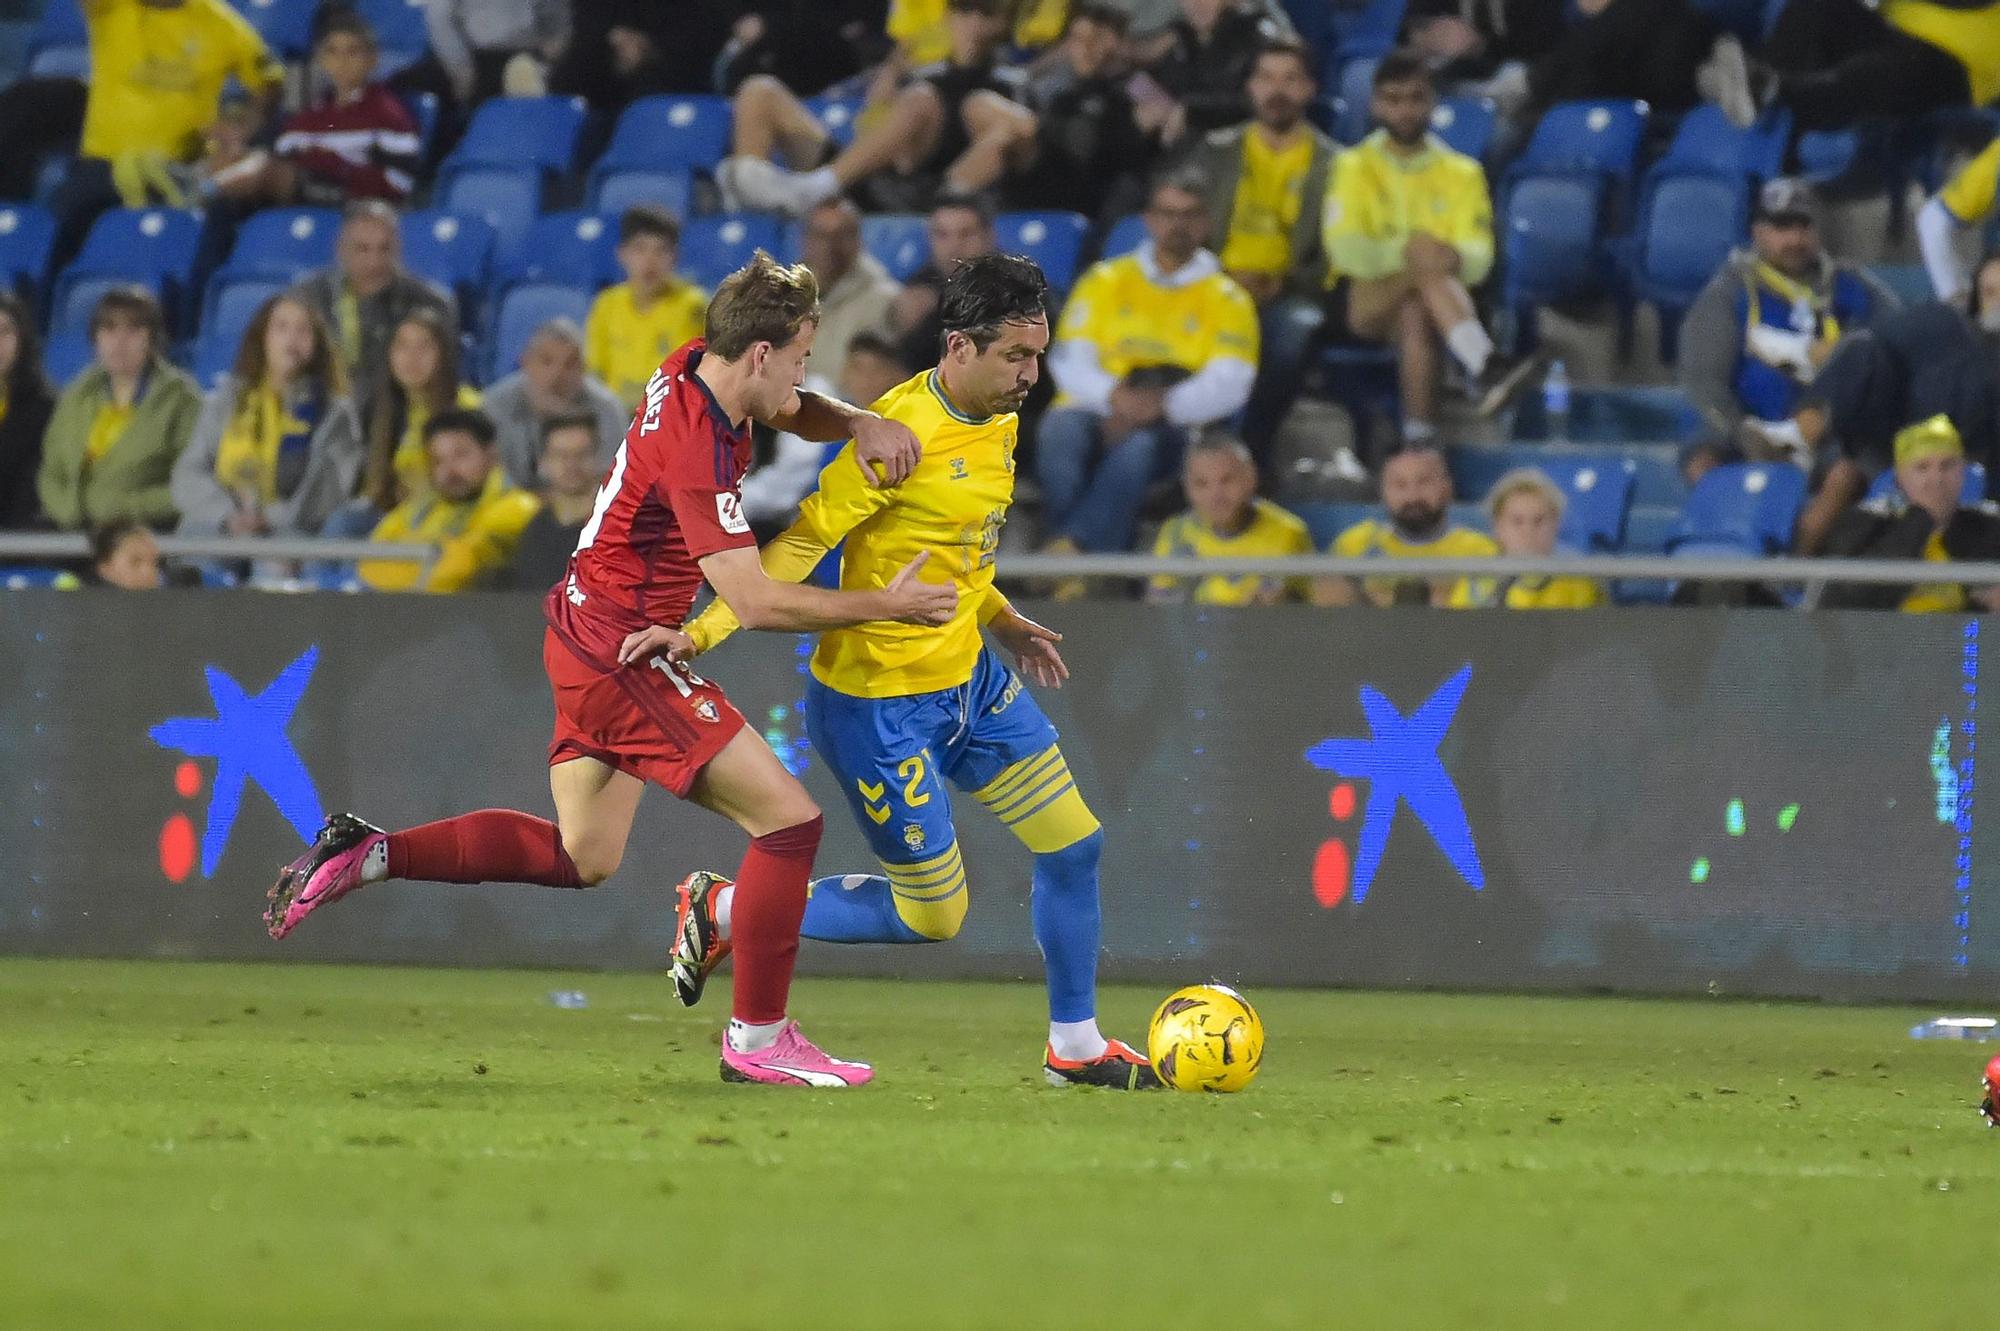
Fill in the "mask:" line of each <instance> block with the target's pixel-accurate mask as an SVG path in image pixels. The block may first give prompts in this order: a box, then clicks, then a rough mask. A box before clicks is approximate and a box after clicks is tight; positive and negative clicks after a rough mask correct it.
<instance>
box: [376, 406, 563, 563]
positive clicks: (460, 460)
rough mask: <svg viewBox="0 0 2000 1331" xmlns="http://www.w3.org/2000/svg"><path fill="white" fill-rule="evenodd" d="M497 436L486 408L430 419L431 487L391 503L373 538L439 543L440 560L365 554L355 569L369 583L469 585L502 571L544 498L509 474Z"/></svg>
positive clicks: (426, 435) (427, 439)
mask: <svg viewBox="0 0 2000 1331" xmlns="http://www.w3.org/2000/svg"><path fill="white" fill-rule="evenodd" d="M497 440H498V435H497V434H496V432H495V431H494V428H493V421H492V420H491V419H490V418H489V417H488V416H487V415H486V413H485V412H482V411H464V410H460V409H458V408H453V409H452V410H450V411H441V412H439V413H438V414H437V415H435V416H433V417H431V419H430V421H429V422H428V423H427V424H426V425H425V426H424V447H425V448H426V449H427V450H428V452H429V454H430V460H431V483H430V488H429V490H428V492H427V493H425V494H423V495H421V496H418V497H416V498H412V499H406V500H404V501H403V502H402V503H401V504H398V505H397V506H396V507H395V508H394V509H392V510H390V512H389V516H387V517H385V518H383V519H382V523H381V525H380V526H378V527H376V528H375V534H374V535H373V536H372V537H370V539H371V540H374V541H383V542H395V541H430V542H435V543H436V544H437V545H438V546H439V547H440V549H439V553H438V557H437V560H436V562H434V563H433V564H431V566H430V567H429V569H428V570H426V569H425V568H424V566H423V565H421V564H414V563H410V562H408V561H404V560H393V559H364V560H362V561H361V563H360V565H359V566H358V567H357V569H356V573H357V574H358V576H359V577H360V579H361V581H362V583H363V584H364V585H366V586H369V587H372V588H374V589H375V590H376V591H382V592H407V591H424V592H462V591H467V590H470V589H472V588H475V587H480V586H484V585H487V584H490V583H492V582H494V581H495V580H496V579H498V578H499V576H500V574H501V573H502V572H503V571H504V570H505V569H506V567H507V565H508V564H509V562H510V561H512V559H513V557H514V547H515V544H516V543H517V542H518V541H519V540H520V539H521V532H522V530H523V529H524V528H526V527H527V525H528V523H529V521H530V520H531V519H532V518H533V517H534V516H535V512H536V510H538V509H539V508H540V507H541V506H542V505H541V500H539V499H537V498H535V496H534V495H533V494H532V493H530V492H529V491H526V490H521V489H517V488H515V487H514V485H513V484H512V483H511V482H509V481H508V479H507V469H506V468H505V467H504V466H502V465H501V464H500V450H499V448H498V446H497ZM554 581H555V580H554V579H553V578H551V579H550V582H551V583H553V582H554Z"/></svg>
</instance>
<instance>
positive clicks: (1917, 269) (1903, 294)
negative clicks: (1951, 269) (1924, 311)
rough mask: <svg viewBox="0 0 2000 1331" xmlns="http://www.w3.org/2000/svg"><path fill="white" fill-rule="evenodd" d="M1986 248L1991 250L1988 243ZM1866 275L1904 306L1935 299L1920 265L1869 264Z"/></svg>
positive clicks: (1927, 276)
mask: <svg viewBox="0 0 2000 1331" xmlns="http://www.w3.org/2000/svg"><path fill="white" fill-rule="evenodd" d="M1988 248H1989V249H1990V248H1992V244H1991V242H1990V241H1989V242H1988ZM1868 275H1869V276H1870V277H1872V278H1874V279H1875V280H1876V281H1878V282H1880V283H1881V284H1882V285H1883V286H1885V287H1888V288H1889V290H1891V291H1893V292H1895V293H1896V297H1897V299H1899V300H1901V301H1902V302H1903V303H1904V304H1905V305H1921V304H1923V303H1924V302H1925V301H1930V300H1936V299H1937V289H1936V288H1935V287H1933V286H1932V285H1931V274H1930V270H1929V269H1927V268H1925V267H1924V266H1923V265H1922V264H1920V263H1871V264H1869V265H1868Z"/></svg>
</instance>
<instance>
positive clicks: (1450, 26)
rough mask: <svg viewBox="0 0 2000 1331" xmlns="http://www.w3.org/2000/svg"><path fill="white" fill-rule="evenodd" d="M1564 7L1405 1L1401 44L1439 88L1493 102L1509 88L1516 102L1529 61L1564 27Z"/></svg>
mask: <svg viewBox="0 0 2000 1331" xmlns="http://www.w3.org/2000/svg"><path fill="white" fill-rule="evenodd" d="M1600 2H1601V0H1600ZM1566 8H1567V6H1566V4H1565V0H1497V2H1496V0H1410V3H1409V5H1408V6H1407V7H1406V8H1405V9H1404V11H1403V28H1402V44H1403V46H1404V47H1405V48H1406V49H1408V50H1410V51H1413V52H1415V53H1416V54H1417V55H1418V56H1421V57H1422V58H1423V60H1424V63H1425V64H1427V65H1429V66H1430V67H1431V71H1432V73H1433V75H1434V76H1435V77H1436V79H1437V82H1438V85H1439V86H1440V87H1445V88H1450V89H1453V90H1454V91H1462V92H1465V93H1467V94H1470V95H1473V96H1491V97H1494V98H1495V99H1496V100H1505V95H1506V94H1508V93H1509V91H1510V90H1511V95H1512V96H1513V97H1514V98H1515V99H1517V100H1519V99H1522V98H1524V97H1525V95H1526V87H1527V82H1528V67H1529V65H1530V64H1531V63H1532V62H1534V61H1535V60H1537V59H1538V58H1540V57H1542V56H1545V55H1547V54H1548V53H1549V52H1550V51H1553V50H1554V49H1555V48H1556V46H1557V45H1558V44H1559V43H1560V42H1561V41H1562V39H1563V36H1564V34H1565V33H1566V32H1568V31H1569V20H1568V15H1567V14H1566V13H1565V12H1564V11H1565V9H1566ZM1578 8H1579V9H1580V10H1581V9H1582V8H1583V5H1582V4H1581V3H1579V5H1578Z"/></svg>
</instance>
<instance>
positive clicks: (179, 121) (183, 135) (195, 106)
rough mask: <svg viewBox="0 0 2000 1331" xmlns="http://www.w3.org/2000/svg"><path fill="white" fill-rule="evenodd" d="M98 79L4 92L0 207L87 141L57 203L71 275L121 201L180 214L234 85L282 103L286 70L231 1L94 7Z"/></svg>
mask: <svg viewBox="0 0 2000 1331" xmlns="http://www.w3.org/2000/svg"><path fill="white" fill-rule="evenodd" d="M81 7H82V9H83V19H84V24H85V26H86V28H87V29H88V31H89V34H90V77H89V78H88V79H87V80H77V79H60V78H59V79H41V78H36V79H22V80H20V81H18V82H16V83H14V84H13V85H12V86H10V87H8V88H7V89H6V90H5V91H4V92H0V198H6V199H25V198H29V197H32V195H33V187H34V183H35V173H36V171H37V170H38V168H39V167H40V164H41V160H42V157H43V156H44V154H46V153H48V152H50V151H53V150H56V149H58V148H60V147H62V146H63V145H65V144H67V143H68V142H69V141H70V140H71V139H73V138H75V137H76V136H77V134H78V133H79V131H80V132H81V134H82V145H81V147H80V149H79V152H80V154H81V155H80V156H79V158H78V159H77V160H76V161H74V162H72V163H71V164H70V166H69V169H68V171H67V172H66V173H65V175H64V178H63V183H62V187H61V188H60V189H59V190H58V191H57V192H56V195H55V197H54V198H53V199H51V200H50V207H51V209H52V210H53V211H54V212H55V214H56V216H57V218H58V221H59V223H60V230H59V232H58V235H57V239H56V249H55V266H56V267H57V268H60V267H62V266H63V265H64V264H66V263H67V262H68V261H69V259H70V258H71V256H73V255H74V254H75V253H76V250H77V248H78V246H80V245H81V244H82V242H83V237H84V233H85V232H86V231H88V230H89V229H90V224H91V222H92V221H94V220H95V219H96V217H97V215H98V214H99V213H101V212H103V211H104V210H105V209H106V208H111V207H115V206H117V205H118V204H119V203H120V202H123V203H125V204H127V205H128V206H134V207H136V206H140V205H143V204H145V203H146V202H148V201H149V200H153V199H163V200H164V201H166V202H169V203H172V204H176V205H178V204H179V203H180V202H181V201H182V185H181V182H180V181H178V180H176V179H174V172H175V171H176V170H178V169H179V168H182V167H185V166H186V165H187V164H189V163H191V162H193V161H195V160H196V159H197V158H198V157H200V156H201V152H202V143H203V139H204V137H205V135H206V134H207V132H208V129H209V126H210V125H211V124H212V123H214V121H215V119H216V114H217V109H218V107H219V105H220V103H221V98H222V88H223V84H224V82H225V81H227V80H228V79H229V78H231V77H232V76H233V77H234V78H235V79H236V81H237V82H238V83H239V84H241V85H242V86H243V88H244V89H245V90H247V91H248V92H249V93H250V95H251V96H252V97H254V98H255V99H257V103H258V107H259V113H258V117H257V118H258V119H260V120H261V119H262V115H263V113H264V112H265V111H267V110H268V109H269V107H270V106H271V105H272V104H273V103H274V102H275V100H276V97H277V93H278V91H279V89H280V86H281V84H282V83H283V80H284V70H283V68H282V67H281V66H280V65H279V64H278V62H277V60H276V59H275V58H274V57H273V56H272V55H271V53H270V51H268V50H267V49H265V46H264V42H263V39H262V38H260V37H259V36H258V35H257V32H256V30H255V29H254V28H252V27H251V26H250V25H249V24H248V23H247V22H245V21H244V19H243V18H242V16H241V15H239V14H238V13H237V12H236V11H235V10H234V9H233V8H231V7H230V6H229V4H228V3H227V0H88V2H87V3H84V4H83V5H82V6H81Z"/></svg>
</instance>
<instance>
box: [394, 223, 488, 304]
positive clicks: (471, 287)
mask: <svg viewBox="0 0 2000 1331" xmlns="http://www.w3.org/2000/svg"><path fill="white" fill-rule="evenodd" d="M401 230H402V233H403V266H404V267H406V268H408V269H409V270H410V271H411V272H413V273H415V274H417V275H418V276H419V277H424V278H428V279H429V280H431V281H432V282H435V283H437V284H438V285H439V286H441V287H443V288H444V289H445V290H447V291H449V292H452V293H453V294H454V295H456V296H457V297H458V301H459V318H460V322H461V323H462V324H463V323H469V322H470V321H471V315H472V314H473V307H474V305H476V303H477V301H478V296H479V291H480V289H481V288H482V287H484V286H485V285H486V279H487V277H488V275H489V273H490V272H491V270H492V266H493V244H494V240H493V228H492V227H491V226H489V225H488V224H487V223H486V221H485V219H483V218H479V217H461V216H456V215H454V214H451V213H446V212H435V211H434V212H417V213H405V214H404V215H403V219H402V225H401Z"/></svg>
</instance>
